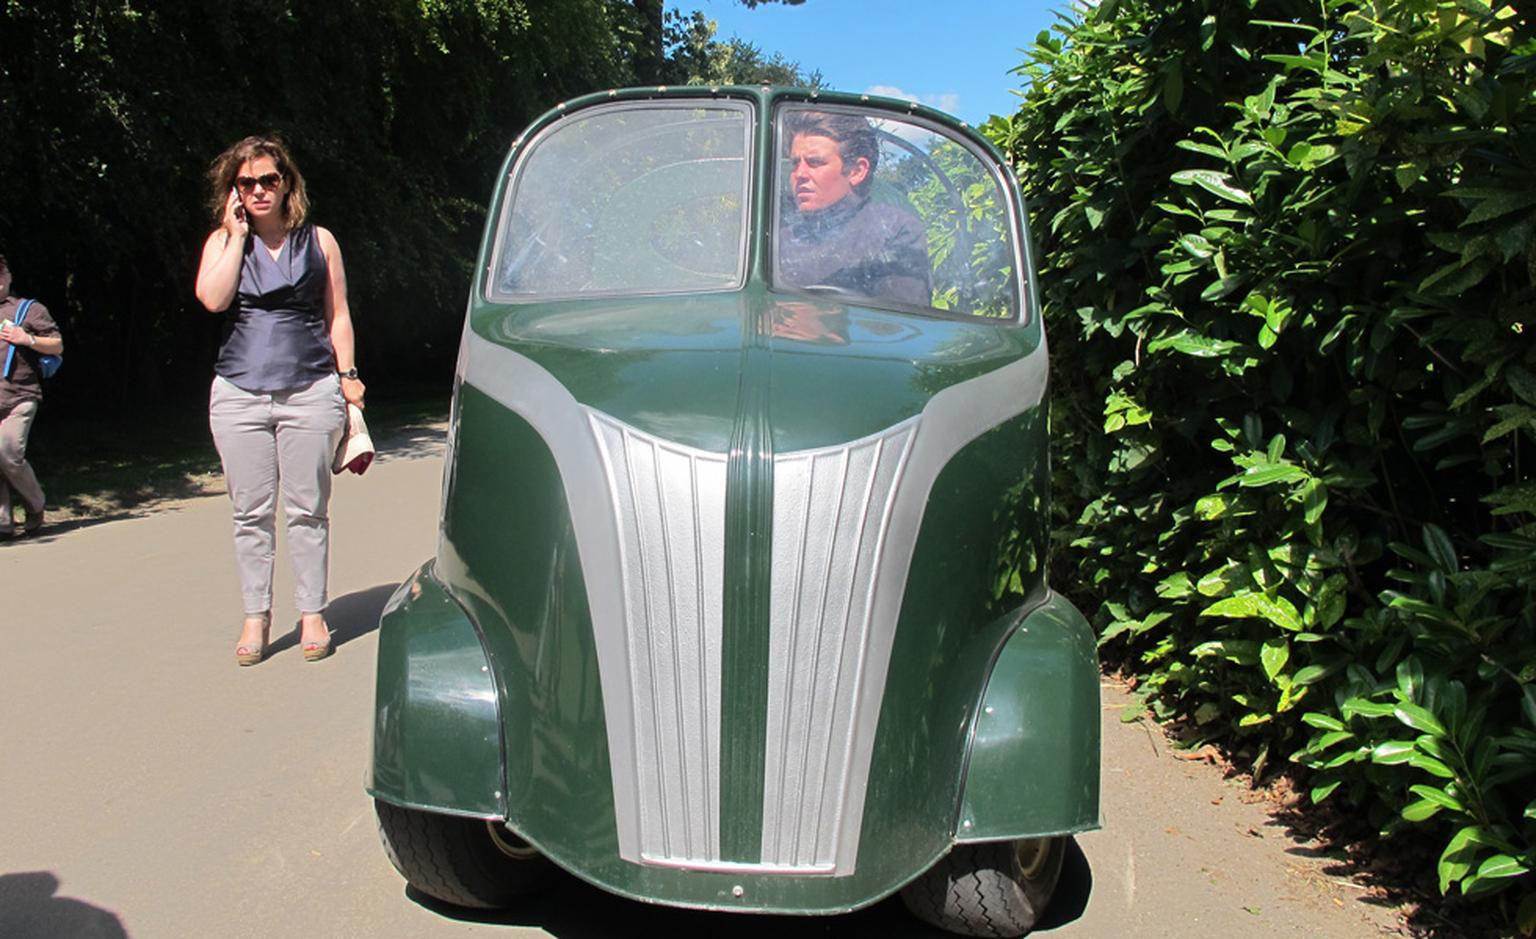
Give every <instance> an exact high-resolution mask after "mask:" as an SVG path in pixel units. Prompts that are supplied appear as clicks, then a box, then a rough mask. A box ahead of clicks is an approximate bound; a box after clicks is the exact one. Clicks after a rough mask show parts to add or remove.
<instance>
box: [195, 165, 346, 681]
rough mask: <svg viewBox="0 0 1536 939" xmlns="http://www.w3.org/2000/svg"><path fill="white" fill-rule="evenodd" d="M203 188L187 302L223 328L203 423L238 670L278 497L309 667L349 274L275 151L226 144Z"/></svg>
mask: <svg viewBox="0 0 1536 939" xmlns="http://www.w3.org/2000/svg"><path fill="white" fill-rule="evenodd" d="M208 179H209V183H210V184H211V187H212V191H211V200H210V204H209V208H210V209H211V210H212V214H213V218H214V222H215V224H216V226H217V227H216V228H214V230H213V231H212V232H210V233H209V235H208V239H207V241H206V242H204V244H203V256H202V260H201V262H200V263H199V264H198V268H197V299H198V300H199V301H200V302H201V303H202V304H203V306H205V307H207V308H208V309H209V311H211V312H214V313H224V314H225V316H226V324H225V330H224V340H223V343H222V344H221V345H220V347H219V356H218V361H217V363H216V364H215V365H214V378H213V387H212V389H211V390H210V392H209V402H208V423H209V426H210V427H211V428H212V430H213V439H214V443H215V445H216V446H217V447H218V450H219V459H220V460H221V461H222V463H223V465H224V480H225V483H226V485H227V487H228V489H229V499H230V502H231V503H232V504H233V507H234V522H235V526H234V527H235V561H236V564H237V566H238V568H239V571H240V590H241V595H242V599H243V602H244V605H245V619H244V622H243V623H242V626H241V629H240V638H239V644H238V645H237V646H236V647H235V658H236V660H237V661H238V662H239V663H240V664H241V665H255V664H256V663H257V662H260V661H261V660H262V659H263V658H264V657H265V656H266V654H267V643H268V641H269V640H270V638H271V626H272V561H273V554H274V550H275V536H276V521H277V505H278V497H279V495H281V497H282V504H283V510H284V518H285V521H286V524H287V536H288V537H287V543H288V553H289V562H290V563H291V565H292V568H293V578H294V605H295V606H296V607H297V608H298V612H299V630H300V634H299V644H300V648H301V649H302V650H303V654H304V659H305V660H306V661H316V660H319V659H323V658H325V657H326V656H327V655H329V654H330V653H331V633H330V630H329V628H328V627H327V626H326V623H325V615H324V614H325V607H326V604H327V602H328V597H327V593H326V579H327V573H328V572H327V565H328V555H329V545H330V517H329V504H330V497H331V457H332V455H333V454H334V453H335V452H336V447H337V444H338V443H339V442H340V440H341V436H342V430H343V427H344V425H345V422H346V403H347V402H350V403H352V404H356V405H357V406H358V407H362V405H363V383H362V381H361V380H359V379H358V377H357V367H356V360H355V359H354V358H353V333H352V314H351V311H350V310H349V308H348V307H347V276H346V271H345V269H344V268H343V266H342V262H341V249H340V248H339V247H338V246H337V244H336V239H335V238H334V237H333V236H332V235H331V233H330V232H329V231H327V230H326V229H324V228H321V227H319V226H317V225H314V224H313V223H310V222H309V221H307V216H308V214H309V199H308V197H307V196H306V194H305V191H304V177H303V176H301V175H300V174H299V169H298V167H297V166H296V165H295V164H294V162H293V158H292V157H291V156H290V155H289V153H288V149H287V147H286V146H284V144H283V142H282V141H281V140H279V139H277V138H275V137H247V138H245V139H244V140H241V141H239V142H237V143H235V144H233V145H232V146H230V147H229V149H227V150H225V151H224V152H223V153H221V154H219V156H218V158H217V159H215V160H214V161H213V164H212V166H211V167H210V168H209V170H208Z"/></svg>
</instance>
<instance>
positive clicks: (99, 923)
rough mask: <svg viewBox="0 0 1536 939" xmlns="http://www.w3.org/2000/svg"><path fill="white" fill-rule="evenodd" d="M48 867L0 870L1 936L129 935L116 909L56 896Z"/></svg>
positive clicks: (107, 938) (95, 938) (123, 938)
mask: <svg viewBox="0 0 1536 939" xmlns="http://www.w3.org/2000/svg"><path fill="white" fill-rule="evenodd" d="M58 889H59V878H57V877H55V876H54V875H53V874H51V873H49V872H48V871H29V872H27V873H24V874H0V936H5V937H6V939H56V937H60V936H69V937H71V939H128V933H127V931H126V930H124V929H123V924H122V922H121V921H120V920H119V919H118V918H117V915H116V914H115V913H111V912H109V911H107V910H104V909H102V908H101V907H97V906H91V905H90V904H89V903H86V902H85V901H84V900H76V899H73V898H71V897H59V896H55V895H54V894H55V893H57V892H58Z"/></svg>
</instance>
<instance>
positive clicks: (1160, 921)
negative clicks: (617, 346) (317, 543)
mask: <svg viewBox="0 0 1536 939" xmlns="http://www.w3.org/2000/svg"><path fill="white" fill-rule="evenodd" d="M437 454H438V448H437V447H436V446H433V445H431V444H430V442H429V444H428V445H427V446H425V447H418V448H416V451H415V452H414V453H413V454H412V455H409V456H407V457H397V458H395V459H387V458H386V459H383V460H381V461H380V462H379V463H377V464H375V466H374V468H373V469H372V470H370V471H369V473H368V475H367V476H366V477H362V478H358V477H354V476H350V475H348V476H346V477H344V478H343V479H342V480H340V482H339V484H338V487H337V493H336V497H335V502H334V507H333V511H334V518H335V521H336V528H335V531H336V534H335V538H334V539H333V556H332V588H333V595H334V597H335V600H334V603H333V605H332V608H331V613H330V619H331V622H332V625H333V628H334V629H335V630H336V633H337V637H338V642H339V643H340V645H339V649H338V652H337V654H336V655H335V656H333V657H332V658H331V659H330V660H328V661H325V662H322V663H316V664H306V663H305V662H303V661H302V659H301V657H300V655H299V652H298V649H297V647H296V646H295V644H294V642H293V637H292V636H291V635H288V636H284V637H282V638H281V639H280V640H279V641H278V642H277V645H276V650H275V655H274V656H273V657H272V658H271V659H270V660H269V661H268V662H266V663H263V664H262V665H260V666H259V667H256V668H244V669H242V668H237V667H236V665H235V663H234V660H233V659H234V657H233V651H232V650H233V646H234V642H235V636H236V633H237V631H238V610H237V608H236V606H235V598H236V586H235V575H234V564H233V560H232V557H231V548H230V544H229V537H230V535H229V528H230V522H229V515H228V507H227V502H226V501H225V499H224V498H223V497H222V496H217V497H209V498H202V499H195V500H192V501H188V502H183V503H177V504H175V505H172V506H169V507H166V508H164V509H163V510H161V511H158V512H156V513H155V514H153V515H149V516H147V517H142V518H134V519H126V520H119V521H112V522H106V523H100V524H88V523H86V524H76V525H72V526H59V527H56V528H54V529H53V530H52V531H51V532H49V533H47V534H45V535H44V536H43V537H41V538H37V539H33V540H30V541H26V542H19V543H9V544H4V545H0V624H3V636H4V639H5V644H4V646H3V651H0V936H4V937H7V939H42V937H48V939H54V937H83V939H118V937H124V936H131V937H136V939H162V937H207V936H222V937H246V936H249V937H290V936H291V937H310V936H316V937H348V936H357V937H369V939H379V937H393V936H401V937H412V939H417V937H421V939H432V937H440V936H441V937H447V936H452V937H462V936H470V937H508V939H510V937H523V936H542V935H549V936H558V937H567V939H577V937H597V936H610V935H615V934H619V933H624V934H635V935H644V934H646V933H648V932H652V931H655V932H670V933H675V934H680V935H690V936H691V935H714V934H721V935H731V936H749V937H750V936H763V937H766V936H779V935H784V934H786V933H790V932H795V933H810V934H815V935H847V936H853V935H862V934H865V933H867V932H869V931H880V932H883V933H885V934H887V935H890V936H895V937H901V936H934V935H939V934H937V933H935V932H933V931H931V930H928V929H926V928H921V927H918V926H916V925H915V924H914V923H913V922H912V921H911V920H909V919H908V918H907V917H906V915H905V911H904V910H903V909H902V908H901V906H900V903H899V902H886V903H882V904H879V905H877V906H875V907H874V908H872V909H869V910H865V911H862V912H860V913H857V914H853V915H851V916H845V917H836V918H818V919H784V918H773V917H738V916H728V915H724V914H703V913H689V912H680V911H676V910H670V909H664V908H657V907H648V906H644V905H641V904H636V903H631V902H627V901H623V900H619V899H616V898H613V897H610V896H607V895H605V894H603V893H601V892H599V891H597V890H595V889H593V888H591V887H588V886H586V885H584V884H581V883H578V882H576V881H574V880H571V881H568V882H566V883H563V884H562V885H561V886H560V887H559V888H557V889H555V890H553V891H551V893H550V894H549V895H547V896H545V897H543V898H540V899H539V900H538V901H537V902H534V903H531V904H530V905H529V906H527V907H526V908H524V909H521V910H519V911H517V912H514V913H510V914H506V915H502V916H494V917H464V916H463V915H461V914H458V913H455V912H454V911H451V910H447V909H444V908H441V907H436V906H433V905H429V904H428V903H427V902H426V901H423V900H422V899H421V898H419V897H418V896H417V895H416V894H415V893H414V892H408V891H407V890H406V889H405V885H404V883H403V881H401V879H400V878H399V876H398V875H397V874H396V873H395V871H394V869H393V868H392V867H390V865H389V862H388V860H386V859H385V856H384V852H383V850H382V849H381V848H380V846H379V843H378V838H377V833H376V831H375V828H374V821H373V811H372V806H371V803H370V802H369V800H368V797H367V796H366V795H365V794H364V792H363V789H362V783H363V773H364V769H365V766H366V764H367V760H368V751H369V744H370V741H369V734H370V727H371V724H370V722H371V719H372V701H373V662H374V652H375V648H376V646H375V642H376V635H375V633H374V626H375V624H376V622H377V617H378V614H379V610H380V608H381V607H382V606H383V604H384V601H385V599H386V597H387V596H388V595H389V593H390V591H391V590H392V589H393V588H394V586H395V585H396V583H398V582H399V580H400V579H401V578H403V577H404V576H405V575H406V574H408V573H409V572H410V571H411V570H412V569H413V568H414V567H415V566H416V565H417V564H418V563H420V562H421V561H423V560H425V559H426V558H427V557H428V556H430V554H431V553H432V550H433V546H434V543H435V525H436V512H437V507H438V486H439V478H440V475H441V462H440V457H439V456H438V455H437ZM279 563H280V566H279V581H278V586H277V591H278V593H277V596H278V604H279V606H278V611H277V615H278V621H279V622H288V623H291V622H292V620H293V617H292V615H291V614H290V613H289V612H286V611H285V604H286V603H287V602H289V601H288V599H287V598H289V597H291V593H292V589H291V582H290V580H289V579H288V577H287V575H286V572H285V571H283V570H282V564H284V563H286V556H285V555H280V557H279ZM1105 694H1106V707H1105V716H1104V730H1105V754H1104V756H1105V769H1104V805H1103V814H1104V821H1105V826H1106V829H1105V830H1104V831H1102V832H1096V833H1093V834H1088V835H1084V836H1082V837H1080V838H1079V839H1078V844H1079V846H1080V848H1081V852H1080V853H1079V854H1076V855H1075V856H1074V857H1073V858H1072V859H1071V860H1070V862H1069V870H1068V877H1069V882H1068V883H1067V885H1066V886H1065V888H1064V891H1063V893H1062V894H1061V895H1060V896H1059V900H1058V904H1057V906H1056V907H1055V908H1053V910H1052V911H1051V912H1052V916H1051V919H1050V921H1049V922H1048V923H1047V924H1045V926H1044V928H1042V929H1041V930H1039V931H1038V932H1037V934H1038V935H1041V936H1045V937H1051V939H1055V937H1097V936H1133V937H1134V936H1180V937H1204V936H1227V935H1242V936H1244V937H1245V939H1252V937H1266V936H1275V937H1282V936H1283V937H1287V939H1290V937H1294V936H1298V935H1302V936H1323V937H1339V939H1345V937H1348V939H1355V937H1361V936H1375V935H1395V934H1396V933H1395V931H1394V929H1393V924H1394V923H1395V917H1394V915H1393V912H1392V911H1391V910H1384V909H1381V908H1378V907H1374V906H1371V905H1369V904H1366V903H1362V902H1360V900H1359V897H1360V895H1361V891H1359V890H1358V889H1357V888H1355V887H1353V886H1351V885H1349V884H1347V883H1343V882H1339V881H1336V880H1335V879H1333V875H1332V874H1330V873H1327V870H1328V868H1327V865H1326V863H1325V862H1320V861H1316V860H1312V859H1310V858H1309V857H1307V856H1306V851H1305V849H1302V848H1298V847H1297V846H1295V845H1293V844H1291V843H1290V842H1289V841H1288V840H1287V839H1286V838H1285V836H1284V834H1283V832H1282V831H1281V830H1280V829H1279V828H1277V827H1276V826H1274V825H1273V824H1271V823H1270V822H1268V821H1267V819H1266V816H1265V814H1264V812H1263V811H1262V809H1261V808H1260V807H1258V806H1255V805H1249V804H1245V803H1244V802H1243V801H1242V799H1241V796H1242V794H1243V791H1244V790H1242V789H1241V787H1239V786H1235V785H1233V784H1229V783H1225V782H1223V781H1222V780H1221V779H1220V777H1219V774H1218V773H1217V772H1216V770H1214V769H1213V768H1211V767H1209V766H1206V765H1203V764H1199V763H1189V762H1185V761H1182V760H1179V759H1176V758H1174V757H1173V756H1172V755H1171V754H1170V753H1169V752H1168V749H1167V747H1166V745H1165V744H1164V743H1163V742H1162V739H1161V737H1160V736H1158V735H1156V734H1154V733H1152V732H1150V731H1149V730H1148V729H1147V728H1145V727H1143V726H1141V725H1126V724H1121V723H1120V722H1119V721H1118V720H1117V714H1118V711H1119V705H1118V703H1117V695H1118V693H1117V692H1116V691H1114V689H1112V688H1107V689H1106V693H1105Z"/></svg>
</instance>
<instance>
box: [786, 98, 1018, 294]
mask: <svg viewBox="0 0 1536 939" xmlns="http://www.w3.org/2000/svg"><path fill="white" fill-rule="evenodd" d="M776 125H777V139H778V154H779V158H778V159H779V166H778V170H777V173H776V174H775V178H776V185H777V186H778V197H777V198H776V199H775V200H774V205H775V211H776V215H777V219H776V222H775V225H774V232H775V241H774V268H773V269H774V283H775V285H776V286H779V287H789V288H794V289H798V290H804V291H807V292H810V293H817V294H825V295H832V296H838V295H847V296H851V297H858V298H863V299H867V300H870V301H873V302H875V303H877V304H881V305H890V306H896V307H905V306H912V307H926V308H929V309H936V310H944V311H947V312H950V313H956V314H963V315H967V316H984V317H989V318H999V319H1016V318H1018V317H1019V315H1020V313H1021V310H1020V299H1019V285H1018V276H1017V274H1018V271H1019V269H1020V264H1021V255H1020V253H1019V251H1018V245H1017V243H1016V241H1017V240H1016V236H1015V231H1016V226H1015V225H1014V223H1013V215H1012V211H1011V210H1010V207H1009V200H1008V197H1007V193H1006V191H1005V190H1004V188H1003V182H1002V178H1001V176H1000V173H999V170H998V169H997V167H996V165H995V164H994V163H993V161H991V160H989V159H985V158H984V157H983V156H982V155H981V154H979V153H978V152H976V151H975V150H973V149H972V148H971V147H970V146H969V145H967V144H966V143H965V142H963V141H962V140H960V139H959V138H957V137H952V136H950V135H949V134H948V133H946V132H945V131H943V130H942V129H940V128H939V127H938V126H937V125H933V124H928V123H926V122H923V121H921V120H919V119H916V118H912V119H905V118H900V117H897V116H895V115H893V114H891V113H890V112H888V111H880V110H876V109H874V108H869V109H861V108H848V107H832V106H827V107H817V106H813V105H803V104H795V105H785V106H784V107H781V108H780V109H779V111H778V113H777V115H776Z"/></svg>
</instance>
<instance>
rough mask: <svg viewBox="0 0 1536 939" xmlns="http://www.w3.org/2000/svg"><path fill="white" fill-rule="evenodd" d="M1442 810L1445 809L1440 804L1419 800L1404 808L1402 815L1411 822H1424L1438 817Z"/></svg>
mask: <svg viewBox="0 0 1536 939" xmlns="http://www.w3.org/2000/svg"><path fill="white" fill-rule="evenodd" d="M1442 808H1444V806H1442V805H1440V804H1439V803H1438V802H1431V801H1429V800H1428V799H1419V800H1418V801H1416V802H1410V803H1408V804H1407V805H1405V806H1403V812H1402V815H1403V818H1405V819H1407V820H1408V821H1410V822H1422V821H1425V820H1426V819H1430V818H1433V817H1434V816H1436V815H1438V814H1439V813H1440V810H1441V809H1442Z"/></svg>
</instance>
